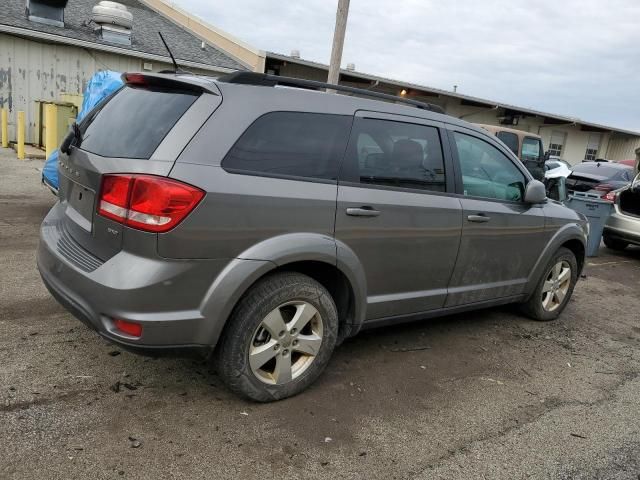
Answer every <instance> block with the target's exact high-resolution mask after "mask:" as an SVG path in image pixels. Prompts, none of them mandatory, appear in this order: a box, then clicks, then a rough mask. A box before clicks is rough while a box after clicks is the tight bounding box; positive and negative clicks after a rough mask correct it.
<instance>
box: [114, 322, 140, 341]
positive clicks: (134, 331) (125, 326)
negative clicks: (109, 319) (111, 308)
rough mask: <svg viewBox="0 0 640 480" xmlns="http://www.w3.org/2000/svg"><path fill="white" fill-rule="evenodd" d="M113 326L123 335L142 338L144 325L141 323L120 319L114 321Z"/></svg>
mask: <svg viewBox="0 0 640 480" xmlns="http://www.w3.org/2000/svg"><path fill="white" fill-rule="evenodd" d="M113 326H114V327H116V329H117V330H120V331H121V332H122V333H126V334H127V335H131V336H132V337H141V336H142V325H140V324H139V323H133V322H129V321H127V320H121V319H119V318H114V319H113Z"/></svg>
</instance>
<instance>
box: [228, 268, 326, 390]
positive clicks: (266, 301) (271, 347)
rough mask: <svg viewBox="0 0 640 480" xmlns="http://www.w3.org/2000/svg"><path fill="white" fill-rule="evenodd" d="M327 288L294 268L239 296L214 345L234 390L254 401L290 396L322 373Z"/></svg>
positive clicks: (230, 386)
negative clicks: (223, 330) (217, 343)
mask: <svg viewBox="0 0 640 480" xmlns="http://www.w3.org/2000/svg"><path fill="white" fill-rule="evenodd" d="M337 333H338V313H337V310H336V306H335V304H334V302H333V299H332V297H331V295H330V294H329V292H328V291H327V290H326V289H325V288H324V287H323V286H322V285H320V284H319V283H318V282H316V281H315V280H313V279H312V278H310V277H308V276H306V275H302V274H299V273H295V272H283V273H277V274H274V275H270V276H268V277H266V278H265V279H263V280H261V281H259V282H258V283H257V284H256V285H255V286H254V287H252V288H251V289H250V290H249V292H247V294H246V295H245V296H244V297H243V298H242V299H241V300H240V302H239V304H238V305H237V307H236V309H235V311H234V313H233V314H232V316H231V318H230V319H229V322H228V324H227V327H226V328H225V332H224V335H223V338H222V339H221V341H220V346H219V348H218V354H217V362H218V371H219V373H220V376H221V378H222V380H223V381H224V382H225V383H226V385H227V386H228V387H229V388H230V389H231V390H232V391H234V392H235V393H238V394H240V395H242V396H245V397H248V398H250V399H252V400H256V401H259V402H269V401H273V400H280V399H282V398H286V397H290V396H292V395H295V394H297V393H299V392H301V391H302V390H304V389H306V388H307V387H308V386H309V385H311V384H312V383H313V382H314V381H315V380H316V378H317V377H318V376H319V375H320V374H321V373H322V371H323V370H324V368H325V366H326V365H327V363H328V362H329V358H330V357H331V354H332V352H333V349H334V347H335V344H336V338H337Z"/></svg>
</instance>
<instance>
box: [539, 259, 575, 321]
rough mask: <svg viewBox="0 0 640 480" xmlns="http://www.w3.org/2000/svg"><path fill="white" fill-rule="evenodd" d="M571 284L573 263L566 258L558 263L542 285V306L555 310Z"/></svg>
mask: <svg viewBox="0 0 640 480" xmlns="http://www.w3.org/2000/svg"><path fill="white" fill-rule="evenodd" d="M570 285H571V265H570V264H569V262H567V261H566V260H561V261H559V262H558V263H556V264H555V265H554V266H553V267H552V268H551V270H550V271H549V273H548V274H547V277H546V279H545V282H544V285H543V286H542V308H544V309H545V310H546V311H547V312H553V311H554V310H556V309H557V308H559V307H560V305H562V302H563V301H564V299H565V297H566V296H567V293H568V292H569V286H570Z"/></svg>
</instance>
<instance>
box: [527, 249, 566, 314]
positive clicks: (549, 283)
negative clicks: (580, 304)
mask: <svg viewBox="0 0 640 480" xmlns="http://www.w3.org/2000/svg"><path fill="white" fill-rule="evenodd" d="M558 265H560V275H557V272H558V271H557V270H554V269H557V268H558V267H557V266H558ZM566 268H569V269H570V270H569V272H568V274H565V273H564V272H565V269H566ZM565 278H566V280H565ZM567 280H568V283H566V284H565V281H567ZM577 280H578V262H577V261H576V257H575V255H574V254H573V252H572V251H571V250H569V249H568V248H564V247H562V248H560V249H558V251H557V252H556V253H555V255H554V256H553V257H552V258H551V260H549V263H547V266H546V267H545V269H544V273H543V274H542V277H541V278H540V280H539V281H538V285H537V287H536V289H535V291H534V292H533V294H532V295H531V297H530V298H529V299H528V300H527V301H526V302H525V303H523V304H522V305H521V310H522V312H523V313H524V314H525V315H527V316H528V317H530V318H532V319H533V320H537V321H542V322H546V321H549V320H555V319H556V318H558V316H559V315H560V314H561V313H562V311H563V310H564V309H565V307H566V306H567V303H569V299H570V298H571V294H572V293H573V289H574V287H575V285H576V282H577ZM565 287H566V289H565ZM560 297H562V298H560Z"/></svg>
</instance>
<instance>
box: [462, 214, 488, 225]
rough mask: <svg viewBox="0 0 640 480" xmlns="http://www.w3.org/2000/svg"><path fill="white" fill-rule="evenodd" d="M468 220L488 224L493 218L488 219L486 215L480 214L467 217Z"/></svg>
mask: <svg viewBox="0 0 640 480" xmlns="http://www.w3.org/2000/svg"><path fill="white" fill-rule="evenodd" d="M467 220H469V221H470V222H474V223H487V222H488V221H489V220H491V217H488V216H487V215H485V214H484V213H478V214H477V215H469V216H467Z"/></svg>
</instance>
